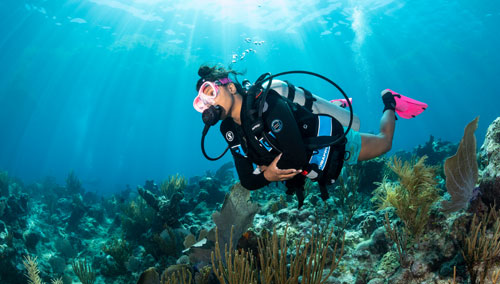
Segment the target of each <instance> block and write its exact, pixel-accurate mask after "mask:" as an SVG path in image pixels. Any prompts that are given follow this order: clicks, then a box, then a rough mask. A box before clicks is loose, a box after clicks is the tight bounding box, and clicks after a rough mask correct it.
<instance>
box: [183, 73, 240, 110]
mask: <svg viewBox="0 0 500 284" xmlns="http://www.w3.org/2000/svg"><path fill="white" fill-rule="evenodd" d="M232 82H233V81H231V79H229V78H222V79H219V80H216V81H215V82H210V81H205V82H204V83H203V84H202V85H201V87H200V89H199V90H198V96H196V98H195V99H194V101H193V107H194V109H195V110H196V111H198V112H201V113H202V112H203V111H204V110H206V109H208V108H209V107H210V106H211V105H213V104H214V103H215V99H216V98H217V96H218V95H219V86H222V85H226V84H229V83H232Z"/></svg>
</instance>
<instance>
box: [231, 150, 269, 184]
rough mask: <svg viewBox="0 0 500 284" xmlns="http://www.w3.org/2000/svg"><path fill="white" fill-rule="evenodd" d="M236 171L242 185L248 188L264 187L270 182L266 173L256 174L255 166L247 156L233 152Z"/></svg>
mask: <svg viewBox="0 0 500 284" xmlns="http://www.w3.org/2000/svg"><path fill="white" fill-rule="evenodd" d="M233 158H234V164H235V166H236V172H237V173H238V177H239V178H240V182H241V185H242V186H243V187H244V188H246V189H248V190H255V189H259V188H261V187H264V186H266V185H268V184H269V183H270V181H268V180H267V179H266V178H265V177H264V173H263V172H260V173H259V174H254V167H253V164H252V162H250V161H249V160H248V159H247V158H244V157H242V156H241V155H238V154H233Z"/></svg>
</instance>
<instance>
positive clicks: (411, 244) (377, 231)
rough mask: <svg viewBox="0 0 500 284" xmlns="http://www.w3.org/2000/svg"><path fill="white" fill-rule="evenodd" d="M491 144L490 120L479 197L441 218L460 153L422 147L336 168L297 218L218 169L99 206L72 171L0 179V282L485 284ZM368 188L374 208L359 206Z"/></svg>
mask: <svg viewBox="0 0 500 284" xmlns="http://www.w3.org/2000/svg"><path fill="white" fill-rule="evenodd" d="M465 132H466V133H470V131H467V130H466V131H465ZM472 133H473V131H472ZM499 133H500V118H499V119H497V120H495V122H493V123H492V125H491V126H490V127H489V128H488V133H487V134H486V139H485V142H484V144H483V145H482V147H481V151H480V152H479V190H477V189H476V190H475V191H473V192H472V193H473V194H472V195H466V196H467V197H466V198H465V199H464V200H465V201H464V202H463V204H464V205H467V210H458V211H455V212H452V213H447V214H444V213H443V212H442V211H441V208H440V206H439V202H436V201H438V199H440V198H443V197H445V196H443V195H445V188H444V184H445V181H444V179H443V178H442V177H441V173H443V177H444V171H443V170H442V169H443V160H444V159H445V158H446V157H449V156H452V155H454V153H455V150H457V149H458V150H457V155H461V154H459V153H460V151H461V149H460V148H461V147H462V146H459V147H455V145H456V144H451V143H447V142H441V141H440V140H439V139H434V137H431V138H430V140H429V141H428V142H427V143H425V145H422V146H419V147H416V148H415V149H414V150H413V152H411V153H406V154H404V155H402V156H398V157H399V158H393V157H383V158H377V159H374V160H371V161H367V162H364V163H360V164H359V165H357V166H355V167H352V168H346V169H345V171H344V172H343V173H342V176H341V178H340V179H339V180H338V181H337V183H336V184H334V185H332V186H329V187H328V191H329V192H330V196H331V198H330V199H328V200H326V201H322V200H321V199H319V198H318V197H317V194H315V193H316V190H317V188H318V185H317V184H315V183H312V182H310V183H308V184H307V186H306V190H305V192H306V198H305V203H304V205H303V207H302V208H301V210H298V209H297V201H296V200H295V198H291V197H290V196H288V195H286V193H285V192H286V188H285V187H284V185H283V184H281V183H273V184H270V185H269V186H267V187H265V188H263V189H261V190H258V191H252V192H249V191H247V190H245V189H244V188H241V186H240V185H239V184H235V183H234V182H235V181H234V178H233V176H232V175H233V170H232V164H230V163H228V164H224V165H223V166H222V167H221V168H220V169H219V170H217V171H216V172H215V174H213V173H212V172H210V171H207V174H206V175H204V176H200V177H194V178H190V179H189V182H186V179H185V178H184V177H182V176H180V175H178V174H174V175H171V176H169V178H168V179H167V180H166V181H165V182H163V183H160V184H159V185H156V183H155V182H154V180H147V181H146V182H145V184H144V185H143V186H142V187H140V186H139V187H137V190H133V189H132V187H130V186H126V187H124V189H123V191H122V192H117V193H116V194H114V195H112V196H98V195H96V194H94V193H90V192H87V191H86V190H85V188H84V186H83V185H82V183H81V182H80V181H79V179H78V177H77V176H76V174H75V173H74V172H70V174H68V176H67V178H66V181H65V184H63V186H61V185H58V184H57V182H56V181H55V179H53V178H45V179H43V180H41V181H40V182H35V183H33V184H28V185H24V184H23V182H22V181H20V180H19V179H16V178H15V177H12V176H9V175H7V173H6V172H0V282H2V283H26V282H28V283H36V282H35V281H39V282H40V283H41V282H44V283H64V284H69V283H80V282H81V283H109V284H127V283H140V284H165V283H176V284H177V283H189V284H216V283H242V282H241V281H240V280H239V279H241V278H239V279H238V280H237V279H235V277H236V275H238V276H240V277H247V278H246V279H247V280H245V281H246V282H245V283H252V282H253V280H252V279H254V280H255V281H254V282H257V280H256V279H261V282H260V283H281V282H279V281H277V280H276V279H274V277H277V276H280V277H282V278H281V279H284V280H288V283H291V284H298V283H319V282H322V283H325V284H326V283H360V284H361V283H370V284H375V283H438V284H444V283H447V284H448V283H496V282H497V281H498V280H499V278H500V265H499V262H498V260H499V259H500V253H499V252H500V249H499V248H500V237H499V236H500V233H499V231H500V226H499V225H498V219H499V210H498V209H497V208H496V207H495V205H498V204H499V203H498V202H499V201H500V200H499V197H498V196H500V192H499V187H498V186H499V184H500V183H499V181H498V177H499V173H498V172H499V169H500V164H499V163H500V156H499V154H498V153H499V151H498V149H499V145H500V134H499ZM464 136H466V135H464ZM463 141H468V138H466V137H464V138H463V140H462V143H461V144H464V143H469V142H463ZM468 145H469V144H468ZM470 148H471V149H472V148H475V147H470ZM462 150H463V149H462ZM473 152H474V151H471V150H470V149H469V150H468V151H467V153H468V154H469V156H470V157H472V156H473V155H472V154H475V153H473ZM471 153H472V154H471ZM425 155H427V156H428V158H416V157H423V156H425ZM470 157H469V161H473V160H475V159H472V158H470ZM424 161H425V163H427V164H424ZM429 164H430V165H431V166H429ZM459 164H460V166H464V165H465V164H464V163H459ZM469 168H471V167H470V166H469ZM373 182H378V184H373ZM63 183H64V181H63ZM447 188H448V186H447ZM467 188H468V190H470V188H471V186H468V187H467ZM374 190H376V192H375V195H376V196H378V198H379V202H380V204H381V205H382V207H383V208H384V209H380V210H376V209H379V208H377V207H378V206H376V204H374V203H370V202H367V200H369V199H370V198H371V197H372V195H373V191H374ZM448 190H449V188H448ZM475 193H478V194H477V196H476V195H475ZM450 194H451V193H450ZM475 196H476V197H477V198H475V199H474V198H472V201H470V199H471V197H475ZM448 199H449V198H448ZM450 202H455V201H454V199H453V197H452V198H451V201H450ZM459 207H465V206H459ZM215 228H217V230H216V229H215ZM231 231H232V236H231ZM270 231H272V233H271V232H270ZM216 232H217V233H216ZM319 236H323V237H319ZM328 242H330V243H329V244H328ZM335 243H338V244H339V246H337V252H336V254H335V253H334V252H335V245H334V244H335ZM342 243H343V245H344V246H343V253H340V252H341V251H342V247H341V246H340V244H342ZM226 244H227V247H226ZM226 251H227V257H226V256H225V253H224V252H226ZM306 252H307V253H306ZM212 253H213V254H214V259H213V260H212V257H211V255H212ZM26 256H30V260H29V261H28V259H27V258H25V257H26ZM318 256H319V258H318ZM340 256H341V258H340ZM35 257H38V258H36V260H35ZM23 261H24V262H26V263H27V264H28V262H31V265H28V266H26V267H25V268H23V265H22V263H23ZM35 267H36V270H34V269H35ZM298 267H301V268H300V269H297V268H298ZM304 269H305V270H304ZM308 269H309V270H308ZM30 271H31V272H30ZM245 271H246V272H245ZM245 273H247V274H245ZM25 275H26V276H25ZM252 277H253V278H252ZM21 279H25V281H23V280H21ZM30 281H31V282H30ZM137 281H138V282H137ZM221 281H222V282H221ZM265 281H267V282H265Z"/></svg>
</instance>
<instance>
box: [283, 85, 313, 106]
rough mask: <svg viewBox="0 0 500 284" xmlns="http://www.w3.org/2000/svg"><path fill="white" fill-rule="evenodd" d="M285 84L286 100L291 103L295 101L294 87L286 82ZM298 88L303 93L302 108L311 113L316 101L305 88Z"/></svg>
mask: <svg viewBox="0 0 500 284" xmlns="http://www.w3.org/2000/svg"><path fill="white" fill-rule="evenodd" d="M285 83H286V84H287V85H288V96H287V99H289V100H290V101H292V102H293V100H294V99H295V86H294V85H293V84H292V83H290V82H288V81H285ZM299 88H300V89H302V91H304V99H305V102H304V105H303V107H305V108H306V109H307V110H308V111H310V112H312V106H313V103H314V101H315V100H316V99H315V98H314V97H313V95H312V93H311V92H309V91H308V90H306V89H305V88H302V87H299Z"/></svg>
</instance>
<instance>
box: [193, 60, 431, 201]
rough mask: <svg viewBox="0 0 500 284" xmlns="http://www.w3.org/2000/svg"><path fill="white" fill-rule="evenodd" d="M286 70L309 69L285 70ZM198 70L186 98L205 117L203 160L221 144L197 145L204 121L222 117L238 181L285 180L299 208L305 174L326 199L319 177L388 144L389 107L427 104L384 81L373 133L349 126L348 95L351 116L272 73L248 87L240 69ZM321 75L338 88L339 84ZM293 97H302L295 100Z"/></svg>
mask: <svg viewBox="0 0 500 284" xmlns="http://www.w3.org/2000/svg"><path fill="white" fill-rule="evenodd" d="M294 72H295V73H308V74H310V72H305V71H290V72H285V73H294ZM280 74H282V73H280ZM198 75H199V76H200V77H201V78H200V79H199V80H198V82H197V84H196V90H197V91H198V96H197V97H196V98H195V100H194V102H193V106H194V108H195V109H196V110H197V111H198V112H200V113H202V114H203V115H202V117H203V120H204V122H205V124H206V126H205V129H204V133H203V135H202V151H203V154H204V155H205V156H206V157H207V158H208V159H210V160H216V159H218V158H220V157H222V155H224V153H225V152H224V153H223V154H222V155H221V156H219V157H217V158H210V157H209V156H208V155H207V154H206V153H205V149H204V138H205V135H206V132H207V131H208V128H209V127H210V126H211V125H214V124H216V123H217V122H218V121H219V120H222V123H221V126H220V131H221V133H222V135H223V136H224V139H225V140H226V142H227V143H228V149H230V150H231V153H232V155H233V159H234V163H235V166H236V171H237V173H238V176H239V179H240V182H241V184H242V186H243V187H245V188H247V189H248V190H255V189H259V188H261V187H264V186H266V185H268V184H269V183H270V182H276V181H282V182H285V185H286V187H287V189H288V190H287V194H296V196H297V199H298V201H299V208H300V207H301V206H302V205H303V200H304V184H305V178H310V179H312V180H313V181H317V182H318V184H319V186H320V190H321V198H322V199H323V200H326V199H327V198H328V192H327V189H326V185H328V184H331V183H333V182H334V181H335V179H337V177H338V175H339V174H340V170H341V169H342V166H343V164H344V163H347V164H349V165H353V164H356V163H357V162H358V161H365V160H369V159H372V158H375V157H378V156H380V155H382V154H384V153H386V152H388V151H389V150H390V149H391V146H392V139H393V135H394V128H395V119H396V116H395V112H397V113H398V114H399V115H400V117H403V118H411V117H414V116H416V115H418V114H419V113H421V112H422V111H423V110H425V108H426V107H427V105H426V104H424V103H420V102H418V101H415V100H412V99H410V98H407V97H405V96H402V95H400V94H398V93H396V92H394V91H391V90H389V89H386V90H384V91H382V101H383V103H384V109H383V114H382V118H381V120H380V133H379V134H376V135H374V134H368V133H360V132H358V131H356V130H358V129H359V121H357V118H355V119H353V114H352V106H351V103H350V101H348V100H344V103H345V104H346V105H348V106H349V108H350V109H351V113H350V117H351V119H350V120H348V121H346V119H345V113H344V118H342V115H339V114H342V111H340V110H343V111H344V112H345V110H344V109H342V108H340V107H338V106H337V105H335V104H333V103H329V102H328V103H327V104H326V105H331V111H329V110H328V108H330V106H325V103H324V102H322V99H320V98H318V97H316V96H314V95H312V94H311V93H310V92H309V91H307V90H306V89H303V88H295V87H294V86H293V85H292V84H290V83H288V82H283V81H278V80H274V81H273V80H272V77H276V76H277V75H275V76H265V75H263V76H261V77H259V79H257V81H256V83H255V85H253V86H252V87H248V88H244V87H243V86H242V85H241V84H240V83H239V82H238V81H237V78H236V76H237V75H240V73H237V72H236V71H234V70H231V69H225V68H223V67H221V66H207V65H202V66H201V67H200V68H199V70H198ZM268 75H269V74H268ZM312 75H315V76H318V77H321V78H324V77H322V76H321V75H318V74H314V73H312ZM229 77H232V78H233V79H230V78H229ZM324 79H325V80H327V81H329V80H328V79H327V78H324ZM329 82H330V83H331V84H333V85H335V87H337V89H339V91H341V92H342V94H343V95H344V96H345V93H344V92H343V91H342V89H340V87H338V86H337V85H336V84H335V83H333V82H331V81H329ZM245 85H246V84H245ZM345 97H346V99H347V96H345ZM301 98H302V102H300V103H297V100H300V99H301ZM323 101H324V100H323ZM321 103H323V105H324V106H323V107H321ZM353 122H354V124H353ZM351 126H352V129H351ZM355 129H356V130H355ZM226 151H227V149H226Z"/></svg>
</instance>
